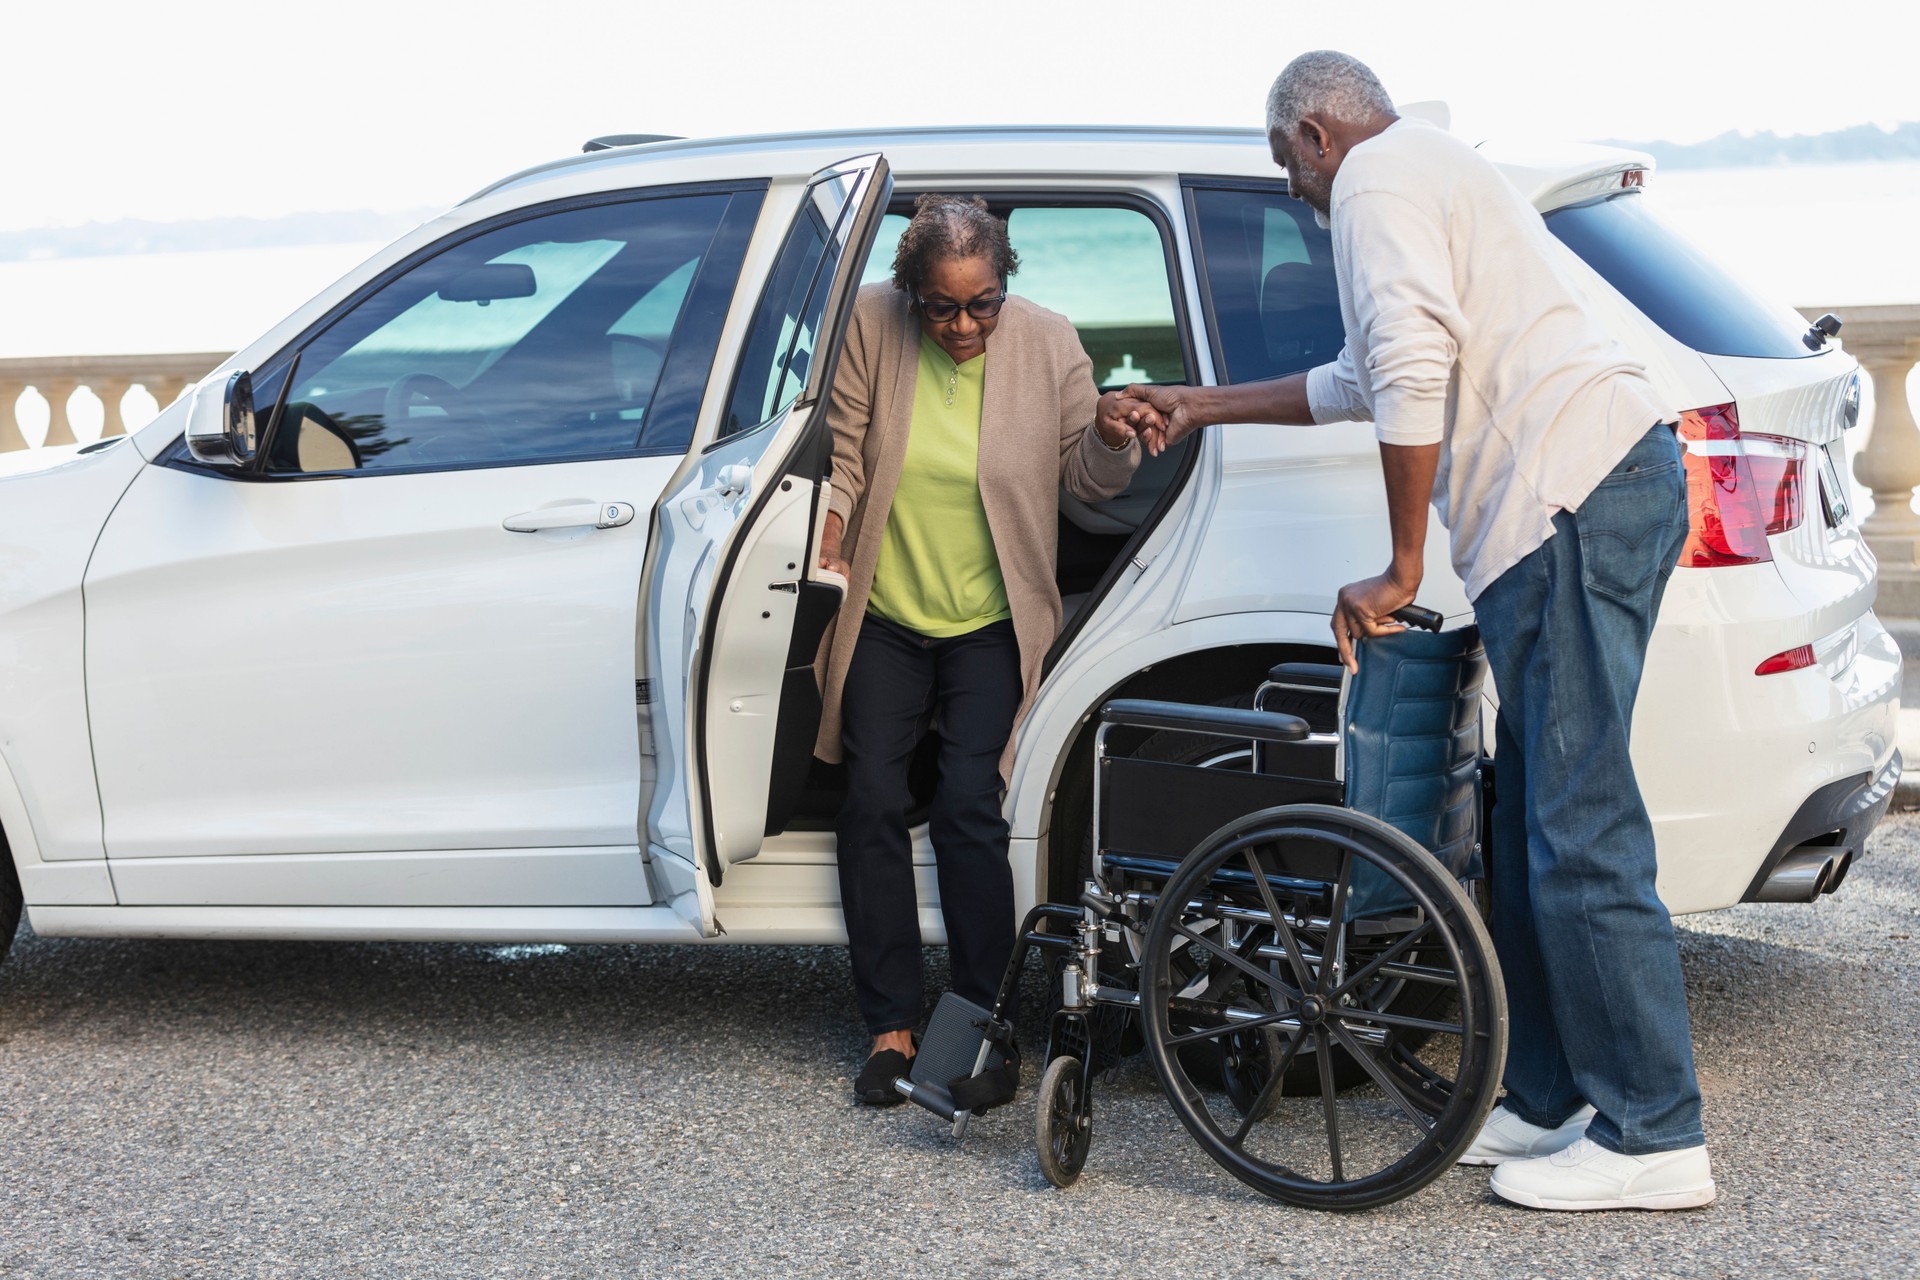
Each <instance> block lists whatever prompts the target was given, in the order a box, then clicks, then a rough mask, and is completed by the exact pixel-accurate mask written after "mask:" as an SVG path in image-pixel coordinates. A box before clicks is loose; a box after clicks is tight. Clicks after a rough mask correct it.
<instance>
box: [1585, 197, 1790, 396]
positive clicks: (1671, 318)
mask: <svg viewBox="0 0 1920 1280" xmlns="http://www.w3.org/2000/svg"><path fill="white" fill-rule="evenodd" d="M1547 229H1548V230H1550V231H1552V232H1553V234H1554V235H1556V236H1558V237H1560V240H1561V242H1562V243H1563V244H1565V245H1566V246H1567V247H1568V248H1569V249H1572V250H1573V251H1574V252H1575V253H1577V254H1579V255H1580V257H1581V258H1582V259H1583V260H1585V262H1586V264H1587V265H1588V266H1590V267H1592V268H1593V269H1594V270H1595V271H1597V272H1599V273H1600V274H1601V275H1602V276H1603V277H1605V279H1606V280H1607V282H1608V283H1609V284H1611V285H1612V286H1613V287H1614V288H1616V289H1618V290H1619V291H1620V292H1621V293H1623V294H1625V295H1626V297H1627V300H1628V301H1629V302H1631V303H1633V305H1634V306H1636V307H1638V308H1640V310H1642V311H1644V312H1646V314H1647V316H1648V318H1650V319H1651V320H1652V321H1653V322H1654V323H1655V324H1657V325H1659V326H1660V327H1661V328H1662V329H1665V330H1666V331H1667V332H1668V333H1669V334H1670V335H1672V336H1673V337H1674V338H1676V339H1678V340H1679V341H1681V342H1684V343H1685V344H1686V345H1688V346H1689V347H1692V348H1693V349H1694V350H1695V351H1702V352H1705V353H1707V354H1708V355H1716V356H1761V357H1766V358H1771V359H1797V358H1798V357H1800V356H1810V355H1813V354H1814V352H1812V351H1810V350H1808V349H1807V345H1806V344H1805V343H1804V342H1802V341H1801V340H1800V335H1802V334H1804V333H1805V332H1806V331H1807V322H1806V321H1805V320H1804V319H1802V318H1801V317H1800V316H1799V315H1798V314H1797V313H1796V312H1794V311H1793V310H1791V309H1789V308H1787V307H1783V306H1779V305H1777V304H1775V303H1772V302H1767V301H1764V300H1762V299H1760V298H1758V297H1756V296H1755V295H1754V294H1752V293H1750V292H1749V291H1748V290H1747V288H1746V286H1744V285H1742V284H1739V283H1738V282H1736V281H1735V280H1734V278H1733V277H1732V276H1730V275H1728V274H1727V273H1726V272H1725V271H1723V270H1722V269H1721V268H1720V267H1719V266H1717V265H1715V264H1714V262H1713V261H1712V260H1711V259H1709V258H1707V257H1705V256H1703V255H1702V254H1701V253H1700V251H1699V250H1698V249H1695V248H1694V247H1693V246H1692V245H1691V244H1689V243H1687V241H1686V240H1684V239H1682V238H1681V236H1680V235H1679V234H1678V233H1677V232H1675V231H1674V230H1673V229H1672V228H1670V227H1668V226H1667V225H1666V224H1665V223H1663V222H1661V221H1660V220H1659V219H1658V218H1656V217H1655V216H1654V215H1653V214H1652V213H1651V212H1649V211H1648V209H1647V206H1646V201H1645V199H1644V198H1643V197H1641V196H1640V195H1639V194H1637V193H1633V192H1629V193H1626V194H1623V195H1617V196H1610V197H1608V198H1607V199H1605V200H1597V201H1594V202H1593V203H1591V204H1580V205H1574V206H1572V207H1571V208H1566V209H1556V210H1554V211H1553V212H1552V213H1549V214H1548V215H1547Z"/></svg>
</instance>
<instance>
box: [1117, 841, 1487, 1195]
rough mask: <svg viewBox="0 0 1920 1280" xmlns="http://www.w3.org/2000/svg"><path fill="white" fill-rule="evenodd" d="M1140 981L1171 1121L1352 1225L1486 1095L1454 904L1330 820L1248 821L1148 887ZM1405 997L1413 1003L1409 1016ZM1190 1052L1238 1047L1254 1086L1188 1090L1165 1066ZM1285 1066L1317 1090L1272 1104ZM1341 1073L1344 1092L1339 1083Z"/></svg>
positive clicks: (1463, 1141)
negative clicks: (1354, 1079) (1153, 892)
mask: <svg viewBox="0 0 1920 1280" xmlns="http://www.w3.org/2000/svg"><path fill="white" fill-rule="evenodd" d="M1362 886H1364V890H1362ZM1363 898H1366V899H1367V900H1368V901H1370V902H1373V903H1376V904H1378V903H1383V902H1390V903H1391V904H1392V905H1391V906H1390V907H1385V908H1381V907H1377V906H1376V907H1374V908H1367V907H1366V904H1365V903H1363V901H1362V899H1363ZM1356 908H1359V909H1365V910H1368V914H1366V915H1364V916H1363V915H1359V914H1357V911H1356ZM1140 978H1141V988H1140V989H1141V1014H1142V1023H1143V1026H1144V1029H1145V1036H1146V1042H1147V1044H1146V1047H1147V1053H1148V1055H1149V1057H1150V1058H1151V1059H1152V1061H1153V1066H1154V1070H1155V1071H1156V1072H1157V1073H1158V1074H1159V1077H1160V1083H1161V1086H1162V1087H1163V1088H1164V1089H1165V1090H1166V1094H1167V1098H1168V1101H1169V1102H1171V1103H1172V1105H1173V1109H1174V1111H1175V1113H1176V1114H1177V1115H1178V1116H1179V1117H1180V1120H1181V1122H1182V1123H1183V1124H1184V1125H1186V1127H1187V1129H1188V1131H1189V1132H1191V1133H1192V1134H1193V1136H1194V1138H1195V1139H1197V1140H1198V1141H1199V1143H1200V1145H1201V1147H1202V1148H1203V1149H1205V1151H1206V1152H1207V1154H1208V1155H1209V1156H1211V1157H1212V1158H1213V1159H1214V1160H1215V1161H1216V1162H1218V1163H1219V1164H1220V1165H1221V1166H1222V1167H1223V1168H1225V1169H1226V1170H1227V1171H1228V1172H1230V1173H1232V1174H1233V1175H1234V1176H1235V1177H1236V1178H1239V1179H1240V1180H1241V1181H1242V1182H1245V1183H1246V1184H1247V1185H1249V1186H1251V1187H1253V1188H1255V1189H1256V1190H1258V1191H1261V1192H1263V1193H1264V1194H1266V1195H1269V1196H1272V1197H1274V1198H1275V1199H1278V1200H1283V1201H1286V1202H1288V1203H1291V1204H1298V1205H1304V1206H1307V1207H1310V1208H1318V1209H1366V1208H1371V1207H1373V1206H1376V1205H1381V1204H1386V1203H1388V1202H1390V1201H1394V1200H1398V1199H1400V1198H1402V1197H1403V1196H1407V1195H1411V1194H1412V1193H1413V1192H1415V1191H1418V1190H1419V1189H1420V1188H1421V1187H1424V1186H1426V1185H1427V1184H1428V1183H1429V1182H1432V1181H1433V1180H1434V1179H1435V1178H1438V1177H1439V1176H1440V1175H1441V1174H1443V1173H1445V1172H1446V1171H1447V1170H1448V1169H1450V1168H1452V1167H1453V1165H1454V1163H1455V1161H1457V1160H1458V1159H1459V1157H1460V1155H1461V1154H1462V1153H1463V1152H1464V1151H1465V1150H1466V1148H1467V1146H1468V1145H1469V1144H1471V1143H1472V1141H1473V1139H1474V1137H1475V1135H1477V1134H1478V1133H1479V1131H1480V1126H1481V1124H1482V1122H1483V1121H1484V1120H1485V1119H1486V1116H1487V1112H1488V1111H1489V1110H1490V1109H1491V1108H1492V1106H1493V1103H1494V1099H1495V1095H1496V1094H1497V1093H1498V1091H1499V1085H1500V1073H1501V1069H1502V1067H1503V1066H1504V1064H1505V1060H1506V1043H1507V1014H1506V1000H1505V996H1504V994H1503V991H1502V988H1501V980H1500V967H1499V962H1498V961H1497V960H1496V959H1495V958H1494V953H1493V943H1492V941H1491V940H1490V939H1489V938H1488V936H1487V932H1486V929H1485V927H1484V926H1483V925H1482V924H1481V923H1480V918H1479V916H1478V914H1477V913H1476V912H1475V911H1474V908H1473V904H1472V903H1471V902H1470V901H1469V900H1468V898H1467V895H1466V894H1465V893H1464V892H1463V891H1462V889H1461V887H1460V884H1459V883H1458V882H1457V881H1456V880H1454V879H1453V877H1452V876H1451V875H1450V874H1449V873H1448V872H1447V870H1446V869H1445V868H1444V867H1442V866H1441V865H1440V863H1439V862H1437V861H1436V860H1435V859H1434V858H1433V856H1432V855H1431V854H1429V853H1427V852H1426V851H1425V850H1424V849H1422V848H1420V846H1419V845H1418V844H1416V843H1415V842H1413V841H1412V840H1410V839H1408V838H1407V837H1406V836H1405V835H1403V834H1401V833H1400V832H1399V831H1396V830H1395V829H1393V828H1392V827H1389V826H1387V825H1386V824H1385V823H1383V822H1380V821H1378V820H1377V819H1374V818H1371V817H1368V816H1366V815H1364V814H1359V813H1355V812H1353V811H1352V810H1349V809H1341V808H1335V807H1332V806H1326V805H1286V806H1282V807H1280V808H1275V809H1265V810H1261V811H1260V812H1257V813H1252V814H1249V815H1247V816H1245V817H1243V818H1239V819H1236V820H1235V821H1234V822H1231V823H1229V824H1228V825H1227V826H1225V827H1223V828H1222V829H1221V830H1219V831H1217V832H1215V833H1214V834H1213V835H1212V836H1209V837H1208V838H1207V839H1206V840H1205V841H1203V842H1202V843H1201V844H1200V845H1199V847H1197V848H1196V849H1194V851H1193V852H1192V853H1190V854H1188V855H1187V857H1186V858H1185V860H1183V861H1182V862H1181V864H1180V866H1179V868H1178V869H1177V870H1176V871H1175V872H1174V874H1173V876H1172V877H1171V878H1170V879H1169V880H1168V881H1167V882H1166V885H1165V887H1164V888H1163V889H1162V891H1161V895H1160V898H1159V901H1158V903H1157V904H1156V905H1155V907H1154V908H1153V912H1152V916H1151V918H1150V919H1149V921H1148V925H1147V936H1146V942H1145V945H1144V948H1143V955H1142V957H1141V974H1140ZM1410 988H1412V989H1418V990H1421V991H1430V992H1431V993H1432V994H1431V995H1430V996H1429V997H1428V998H1425V999H1422V1000H1420V1001H1419V1002H1418V1006H1419V1008H1420V1010H1421V1012H1419V1013H1412V1012H1407V1011H1406V1009H1407V1006H1408V1001H1407V999H1406V992H1407V991H1408V990H1409V989H1410ZM1263 1032H1264V1033H1266V1034H1265V1035H1262V1034H1260V1033H1263ZM1207 1042H1213V1043H1218V1044H1221V1045H1223V1046H1225V1047H1226V1051H1227V1052H1228V1053H1230V1054H1231V1053H1235V1052H1238V1053H1241V1054H1243V1055H1244V1054H1246V1053H1247V1051H1248V1050H1249V1049H1258V1050H1259V1053H1258V1057H1259V1058H1260V1059H1261V1061H1259V1062H1258V1063H1257V1064H1256V1065H1257V1070H1252V1071H1246V1072H1243V1073H1242V1075H1241V1078H1240V1079H1239V1080H1238V1081H1234V1080H1231V1079H1230V1080H1229V1081H1228V1084H1229V1086H1237V1087H1227V1088H1220V1087H1215V1086H1213V1084H1212V1082H1211V1081H1207V1082H1204V1083H1202V1082H1196V1080H1195V1079H1194V1078H1193V1077H1192V1076H1190V1075H1189V1074H1188V1071H1187V1068H1186V1066H1185V1065H1183V1057H1184V1058H1186V1060H1188V1061H1191V1055H1183V1054H1182V1053H1181V1052H1180V1050H1181V1048H1182V1047H1183V1046H1188V1045H1194V1044H1201V1043H1207ZM1303 1059H1304V1060H1309V1061H1311V1062H1313V1063H1314V1064H1315V1067H1316V1074H1317V1075H1318V1078H1319V1082H1320V1088H1319V1089H1318V1090H1317V1091H1316V1092H1314V1093H1312V1094H1311V1095H1307V1096H1288V1093H1287V1091H1286V1090H1284V1089H1283V1088H1282V1087H1281V1085H1282V1082H1283V1080H1284V1079H1285V1078H1286V1077H1287V1074H1288V1072H1289V1070H1290V1069H1291V1068H1292V1067H1293V1066H1294V1064H1295V1063H1296V1062H1298V1061H1301V1060H1303ZM1343 1063H1351V1064H1355V1065H1357V1066H1358V1067H1359V1068H1360V1070H1361V1073H1362V1075H1363V1076H1364V1079H1363V1080H1362V1082H1361V1083H1360V1084H1358V1085H1354V1086H1352V1087H1342V1084H1341V1081H1340V1079H1337V1078H1336V1077H1350V1076H1351V1074H1352V1073H1351V1072H1350V1071H1341V1070H1339V1066H1340V1065H1341V1064H1343ZM1250 1084H1257V1085H1258V1088H1257V1091H1251V1092H1252V1096H1246V1095H1248V1094H1249V1092H1250V1089H1249V1085H1250Z"/></svg>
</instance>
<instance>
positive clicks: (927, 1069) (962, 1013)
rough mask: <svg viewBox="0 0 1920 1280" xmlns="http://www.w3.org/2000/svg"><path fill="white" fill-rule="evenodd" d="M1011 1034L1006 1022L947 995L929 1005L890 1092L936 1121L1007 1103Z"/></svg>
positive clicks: (972, 1004)
mask: <svg viewBox="0 0 1920 1280" xmlns="http://www.w3.org/2000/svg"><path fill="white" fill-rule="evenodd" d="M1012 1035H1013V1029H1012V1028H1011V1027H1010V1026H1008V1025H1007V1024H1006V1023H1004V1022H999V1021H997V1020H996V1019H995V1018H994V1017H993V1015H992V1014H991V1013H990V1012H988V1011H987V1010H985V1009H982V1008H981V1007H980V1006H979V1005H977V1004H974V1003H972V1002H971V1001H968V1000H963V999H961V998H960V997H959V996H958V995H955V994H954V993H953V992H951V991H949V992H947V993H946V994H945V995H943V996H941V997H940V1003H939V1004H937V1005H935V1006H934V1009H933V1018H932V1019H931V1020H930V1021H929V1022H928V1023H927V1034H926V1036H925V1037H924V1038H922V1040H921V1041H920V1052H919V1053H917V1054H915V1055H914V1058H913V1070H912V1071H911V1073H910V1074H908V1075H907V1076H906V1077H905V1078H904V1079H902V1080H898V1081H896V1082H895V1083H894V1088H896V1089H898V1090H899V1091H900V1092H901V1093H902V1094H904V1095H906V1097H907V1099H908V1101H910V1102H913V1103H916V1104H917V1105H919V1106H922V1107H925V1108H926V1109H927V1110H928V1111H931V1112H933V1114H935V1115H937V1116H939V1117H940V1118H941V1119H942V1120H954V1119H956V1118H958V1117H959V1116H960V1115H961V1114H962V1113H963V1112H975V1111H983V1110H985V1109H986V1108H988V1107H993V1106H998V1105H1000V1104H1001V1103H1003V1102H1010V1101H1012V1099H1013V1089H1012V1088H1011V1087H1010V1086H1011V1085H1012V1084H1013V1081H1012V1080H1010V1079H1009V1078H1008V1077H1009V1076H1010V1075H1011V1073H1010V1072H1009V1071H1007V1069H1006V1068H1007V1067H1008V1065H1009V1063H1010V1062H1011V1061H1012V1058H1011V1055H1010V1054H1009V1053H1008V1046H1009V1045H1010V1044H1011V1041H1012Z"/></svg>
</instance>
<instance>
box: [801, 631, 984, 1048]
mask: <svg viewBox="0 0 1920 1280" xmlns="http://www.w3.org/2000/svg"><path fill="white" fill-rule="evenodd" d="M1020 695H1021V683H1020V646H1019V644H1018V642H1017V641H1016V640H1015V639H1014V635H1013V623H1012V622H1011V621H1002V622H995V623H992V624H991V625H989V626H985V627H981V628H980V629H979V630H977V631H970V632H968V633H967V634H965V635H959V636H951V637H948V638H946V639H935V638H933V637H931V636H923V635H920V634H919V633H918V632H915V631H910V630H908V629H907V628H905V627H902V626H898V625H896V624H894V623H891V622H887V621H884V620H883V619H880V618H876V617H873V616H872V615H868V616H867V618H866V619H865V620H864V622H863V623H862V625H861V627H860V639H859V642H858V644H856V645H855V647H854V651H853V661H852V663H851V664H850V665H849V667H848V668H847V680H846V685H845V688H844V691H843V692H842V694H841V709H840V715H841V725H842V742H843V745H844V749H845V753H846V762H847V798H846V802H845V804H843V805H842V806H841V808H840V818H839V822H838V824H837V828H836V830H837V834H838V837H839V840H838V848H839V861H840V902H841V905H842V907H843V909H844V910H845V912H846V917H847V940H848V943H849V945H850V949H851V952H852V961H853V990H854V998H855V1000H856V1001H857V1002H858V1004H859V1006H860V1016H861V1017H862V1018H864V1019H866V1023H867V1029H868V1031H870V1032H871V1033H872V1034H874V1035H880V1034H881V1033H882V1032H887V1031H903V1030H909V1029H912V1028H914V1027H917V1026H918V1025H919V1024H920V1015H921V1004H920V989H921V956H920V915H919V909H918V906H917V900H916V896H915V894H914V887H913V846H912V839H911V837H910V836H909V834H908V831H907V808H908V806H909V805H910V804H911V803H912V797H911V796H910V795H909V793H908V790H907V769H908V765H909V764H910V762H911V761H912V758H913V752H914V748H915V747H916V746H917V745H918V744H919V741H920V737H921V734H922V732H923V731H924V730H925V728H926V726H927V723H928V718H929V717H930V716H937V717H938V719H939V727H940V758H939V764H940V777H939V782H938V784H937V786H936V788H935V791H934V795H933V808H932V813H931V814H930V816H929V822H928V833H929V834H930V835H931V836H932V838H933V851H934V857H935V860H936V863H937V867H938V875H939V884H940V911H941V915H942V916H943V917H944V919H945V922H946V926H947V944H948V948H949V952H950V955H951V958H952V962H953V988H954V990H955V991H957V992H959V993H960V995H962V996H964V997H965V998H967V999H968V1000H971V1001H973V1002H974V1003H976V1004H980V1005H991V1004H992V1003H993V998H994V995H995V994H996V993H997V992H998V991H999V988H1000V979H1001V978H1002V976H1003V975H1004V974H1005V973H1006V968H1007V961H1008V960H1009V959H1010V958H1011V956H1012V954H1013V934H1014V925H1015V921H1014V918H1013V869H1012V867H1011V866H1010V865H1009V864H1008V861H1007V832H1008V827H1007V820H1006V818H1005V817H1003V816H1002V815H1001V812H1000V796H1001V790H1002V787H1001V782H1000V755H1001V752H1002V751H1004V750H1005V749H1006V745H1007V739H1008V737H1009V736H1010V735H1011V734H1012V732H1013V716H1014V713H1015V712H1016V711H1018V710H1019V708H1020Z"/></svg>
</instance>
